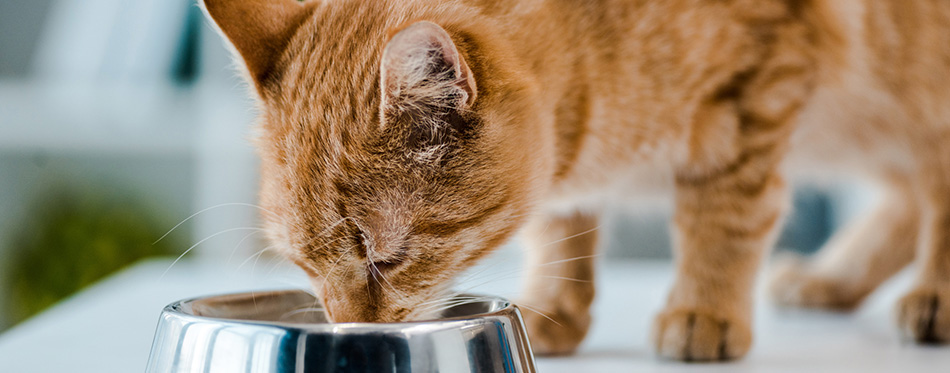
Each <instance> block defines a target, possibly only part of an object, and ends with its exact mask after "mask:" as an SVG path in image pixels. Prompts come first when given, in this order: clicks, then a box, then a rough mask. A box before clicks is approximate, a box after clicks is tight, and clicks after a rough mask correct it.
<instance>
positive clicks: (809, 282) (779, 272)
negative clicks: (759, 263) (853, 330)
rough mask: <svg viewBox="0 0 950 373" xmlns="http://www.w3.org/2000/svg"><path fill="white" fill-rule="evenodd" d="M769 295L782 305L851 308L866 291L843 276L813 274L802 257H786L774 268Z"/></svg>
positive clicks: (856, 304)
mask: <svg viewBox="0 0 950 373" xmlns="http://www.w3.org/2000/svg"><path fill="white" fill-rule="evenodd" d="M769 295H770V297H771V298H772V301H773V302H775V303H776V304H778V305H780V306H787V307H804V308H821V309H827V310H834V311H851V310H854V309H855V308H857V306H858V305H860V304H861V301H862V300H864V297H865V296H866V295H867V292H866V291H862V290H860V289H856V288H855V287H854V286H853V284H851V283H849V282H848V281H846V280H844V279H837V278H830V277H827V276H821V275H818V274H815V273H810V272H809V271H808V268H807V265H806V264H805V262H803V261H802V260H801V259H800V258H798V257H791V256H787V257H785V258H781V259H780V260H778V261H777V263H776V264H775V266H774V267H773V270H772V276H771V278H770V279H769Z"/></svg>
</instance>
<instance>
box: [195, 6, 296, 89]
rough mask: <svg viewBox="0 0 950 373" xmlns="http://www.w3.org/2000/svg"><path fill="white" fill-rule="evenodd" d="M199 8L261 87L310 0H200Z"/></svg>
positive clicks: (272, 69) (272, 71) (256, 84)
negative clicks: (201, 4)
mask: <svg viewBox="0 0 950 373" xmlns="http://www.w3.org/2000/svg"><path fill="white" fill-rule="evenodd" d="M202 3H203V4H204V5H203V6H202V8H203V9H204V10H205V13H206V14H207V15H208V16H209V17H210V18H211V19H212V20H213V21H214V23H215V24H216V25H217V26H218V28H219V29H220V30H221V32H222V33H223V34H224V36H225V37H226V38H227V39H228V40H229V41H230V42H231V44H232V45H233V46H234V48H235V49H236V50H237V54H239V55H240V57H241V59H242V60H243V61H244V65H245V66H246V67H247V70H248V73H250V75H251V79H252V80H253V84H254V85H255V87H256V88H257V89H258V91H262V89H263V87H262V86H263V85H264V84H265V83H266V82H267V80H268V79H269V78H271V77H272V74H273V73H274V67H275V66H274V64H275V63H276V62H277V61H276V60H277V58H279V57H280V55H281V53H282V52H283V51H284V48H286V47H287V43H288V42H289V41H290V38H291V37H292V36H293V33H294V31H296V30H297V28H298V27H299V26H300V24H301V23H303V21H304V20H306V18H307V16H309V15H310V11H311V10H312V9H313V7H312V6H311V5H312V4H313V3H301V2H299V1H297V0H203V1H202Z"/></svg>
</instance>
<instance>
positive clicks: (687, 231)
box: [205, 0, 950, 360]
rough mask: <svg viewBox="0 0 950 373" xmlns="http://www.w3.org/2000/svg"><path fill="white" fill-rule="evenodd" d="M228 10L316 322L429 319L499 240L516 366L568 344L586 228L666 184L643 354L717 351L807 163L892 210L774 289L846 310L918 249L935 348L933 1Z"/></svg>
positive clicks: (732, 329)
mask: <svg viewBox="0 0 950 373" xmlns="http://www.w3.org/2000/svg"><path fill="white" fill-rule="evenodd" d="M226 1H227V0H205V3H206V6H207V10H208V12H209V14H210V16H211V17H212V18H213V19H214V20H215V22H216V23H217V25H218V26H219V27H220V28H221V30H222V32H223V33H224V34H225V36H226V37H228V38H229V39H230V40H231V43H232V44H233V45H234V46H235V49H236V50H237V52H238V54H237V55H238V57H239V58H240V59H241V60H242V61H243V62H244V64H245V66H246V67H247V72H248V73H249V74H248V77H249V81H250V82H251V83H252V84H253V85H254V87H255V88H256V91H257V94H258V97H259V99H260V100H259V102H260V112H261V116H260V130H261V131H260V133H261V136H260V138H259V139H258V146H259V149H260V153H261V157H262V159H263V167H262V179H263V184H262V189H261V201H262V204H263V205H264V207H266V208H267V209H268V210H269V211H272V212H273V213H272V214H268V215H267V216H265V217H266V224H267V230H268V232H269V235H270V238H271V240H272V241H273V242H274V244H275V245H277V246H278V247H280V248H281V249H282V250H283V252H284V253H285V255H286V256H288V257H289V258H290V259H291V260H293V261H294V262H296V263H297V264H299V265H300V266H301V267H302V268H304V269H305V270H306V271H307V272H308V273H309V274H310V275H311V277H312V279H313V285H314V289H315V291H316V293H317V294H318V295H319V296H320V298H321V299H322V300H323V302H324V305H325V306H326V309H327V312H328V314H329V316H330V317H331V319H333V320H334V321H401V320H409V319H417V318H422V317H426V316H429V315H430V313H431V311H433V310H434V309H435V307H431V305H438V304H439V301H438V300H439V299H440V297H444V296H445V295H446V294H447V292H448V289H449V287H450V285H451V282H452V279H453V278H454V276H455V275H456V274H458V273H459V272H461V271H462V270H464V269H465V268H468V267H469V266H471V265H473V264H474V263H475V262H477V261H478V260H479V259H480V258H482V257H484V256H485V255H486V254H487V253H489V252H491V251H492V250H493V249H494V248H496V247H497V246H498V245H500V244H501V243H502V242H504V241H505V240H507V239H509V238H510V237H512V236H513V235H514V234H516V233H517V232H519V231H520V232H522V233H523V234H524V237H525V238H526V242H527V243H528V248H527V249H526V254H527V256H528V258H529V259H528V264H529V268H528V270H529V271H528V272H529V277H528V279H527V281H526V285H525V286H526V288H525V294H527V297H526V298H525V299H524V300H523V301H524V302H525V303H524V304H526V305H529V306H532V308H536V309H539V310H544V312H545V313H548V315H547V316H549V317H550V318H551V319H552V320H549V319H547V318H544V317H542V316H540V315H537V314H534V313H531V312H529V313H526V315H525V316H526V319H527V323H528V326H529V333H530V334H531V338H532V343H533V344H534V347H535V351H536V352H539V353H547V354H562V353H570V352H571V351H573V350H574V349H575V348H576V347H577V345H578V344H579V343H580V342H581V340H582V339H583V337H584V335H585V334H586V332H587V328H588V325H589V323H590V315H589V307H590V305H591V303H592V301H593V299H594V298H593V295H594V285H593V282H592V281H593V277H594V276H593V272H594V268H593V259H592V258H591V256H592V255H594V252H595V251H594V249H595V246H596V242H597V239H596V231H597V228H598V227H599V226H600V225H599V222H598V221H599V219H598V217H597V216H598V215H599V213H600V211H601V210H602V209H603V208H604V207H606V206H607V205H610V204H613V203H615V202H616V201H619V200H624V199H626V198H627V197H631V196H637V195H641V196H642V195H646V196H652V195H653V194H652V193H654V192H660V193H663V192H666V193H667V194H672V195H674V204H673V206H674V209H675V215H674V219H673V223H674V224H673V226H674V229H673V231H674V232H673V235H674V238H675V243H676V268H677V276H676V280H675V282H674V284H673V287H672V290H671V292H670V296H669V299H668V302H667V306H666V308H665V309H664V310H663V311H662V312H661V313H660V315H659V316H658V317H657V319H656V322H655V333H654V342H655V346H656V348H657V351H658V353H659V354H660V355H662V356H665V357H669V358H675V359H683V360H719V359H730V358H736V357H739V356H742V355H743V354H745V353H746V352H747V351H748V349H749V348H750V346H751V343H752V332H751V327H750V325H751V317H752V299H751V296H752V288H753V281H754V279H755V277H756V274H757V272H758V267H759V266H760V263H761V262H762V260H763V258H764V257H765V254H766V253H767V251H768V249H769V248H770V247H771V246H772V245H773V243H774V239H775V235H776V230H777V228H778V227H779V226H780V224H781V222H782V220H783V217H784V215H785V214H786V213H787V210H788V203H787V199H788V187H787V182H786V180H785V178H786V176H787V174H788V173H789V171H791V172H792V173H794V174H796V175H797V174H798V173H800V172H801V173H811V172H813V171H816V170H821V169H828V170H833V171H835V174H840V171H842V170H843V171H849V173H856V174H859V175H861V176H864V177H865V178H867V179H869V180H872V181H876V182H879V183H880V184H882V185H885V186H886V187H887V189H888V190H889V194H888V199H887V200H886V201H885V202H883V204H882V207H881V208H880V209H879V210H878V212H877V213H876V215H874V216H873V217H871V218H869V219H866V220H864V221H862V222H859V223H856V225H855V226H854V227H851V228H849V229H846V230H845V231H843V232H842V233H841V234H840V235H839V236H838V237H836V238H835V239H834V240H832V242H831V243H829V245H828V248H827V250H825V252H824V253H823V254H821V255H819V256H818V257H817V258H816V259H815V260H813V261H808V262H803V261H793V262H789V263H788V264H785V265H784V267H783V268H782V269H781V270H780V271H778V272H777V275H776V276H775V278H774V280H773V282H772V288H773V293H774V295H775V297H776V299H777V300H779V301H780V302H782V303H785V304H791V305H801V306H816V307H853V306H854V305H856V304H858V303H859V302H860V300H861V299H863V297H864V296H865V295H866V294H867V293H869V292H870V291H871V290H873V289H874V288H875V287H876V286H877V285H878V284H880V283H881V282H882V281H883V280H884V279H886V278H887V277H889V276H890V275H891V274H893V273H894V272H896V271H897V270H899V269H900V268H901V267H903V266H904V265H905V264H907V263H908V262H910V261H911V260H913V258H915V257H916V258H917V259H918V260H919V262H920V264H921V268H920V272H919V281H918V283H917V285H916V287H915V289H914V290H913V291H911V292H910V293H909V295H908V296H907V297H906V298H904V299H903V300H902V301H901V303H900V305H899V310H900V312H899V320H898V322H899V326H900V327H901V330H903V331H904V332H905V333H906V334H907V335H908V336H909V337H911V338H914V339H917V340H921V341H946V340H948V339H950V264H948V263H950V237H948V236H950V197H948V196H950V152H948V150H947V149H950V146H947V145H950V105H948V103H950V93H947V92H950V91H947V90H946V89H945V88H946V87H947V86H948V85H950V3H947V2H942V1H937V0H912V1H898V0H883V1H877V0H873V1H872V0H669V1H626V0H592V1H579V0H521V1H504V0H450V1H436V0H405V1H397V0H378V1H360V0H311V1H309V2H307V3H304V4H296V3H292V2H291V3H288V2H290V1H291V0H230V1H229V2H227V3H225V2H226ZM222 4H227V5H222ZM275 9H276V10H275ZM268 14H271V15H272V16H270V17H269V16H268ZM301 20H302V21H301ZM421 21H425V22H422V23H420V22H421ZM248 22H250V23H251V24H250V25H248ZM268 22H270V23H268ZM260 23H263V24H260ZM248 30H250V31H248ZM387 50H388V51H396V52H392V53H389V54H386V55H391V56H397V57H398V58H397V59H396V60H394V62H393V61H389V60H388V59H386V60H384V59H383V56H384V51H387ZM647 198H652V197H647ZM914 238H916V240H914ZM911 241H913V242H911ZM915 250H916V251H917V254H916V255H915V254H914V251H915ZM849 258H850V259H849ZM852 260H853V261H852ZM852 263H858V265H853V264H852ZM631 296H635V295H633V294H631Z"/></svg>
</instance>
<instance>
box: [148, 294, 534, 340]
mask: <svg viewBox="0 0 950 373" xmlns="http://www.w3.org/2000/svg"><path fill="white" fill-rule="evenodd" d="M291 292H299V293H306V294H309V295H313V294H310V293H309V292H307V291H304V290H301V289H265V290H259V291H257V290H255V291H245V292H233V293H219V294H211V295H205V296H200V297H192V298H185V299H181V300H178V301H174V302H172V303H169V304H168V305H166V306H165V307H164V308H163V309H162V318H165V317H167V316H174V317H175V318H178V319H182V320H185V321H188V322H198V321H200V322H211V323H216V324H232V325H253V326H261V327H274V328H280V329H283V330H297V331H305V332H315V331H316V332H320V331H334V332H337V331H343V332H356V331H360V330H366V331H374V332H387V331H404V330H406V329H410V328H419V327H427V326H428V327H437V328H439V329H442V328H452V327H457V326H459V325H461V324H474V323H482V322H486V320H488V319H491V318H498V317H501V318H505V319H508V318H510V316H508V315H509V314H510V313H513V312H514V313H520V312H519V310H518V306H517V305H516V304H515V303H513V302H511V301H510V300H508V299H507V298H504V297H500V296H495V295H486V294H478V293H459V294H455V295H454V296H453V297H462V296H473V297H481V298H491V302H497V304H499V306H500V307H499V308H497V309H495V310H493V311H491V312H483V313H476V314H471V315H463V316H455V317H447V318H441V319H426V320H416V321H404V322H386V323H373V322H342V323H330V322H326V323H296V322H286V321H267V320H248V319H239V318H227V317H217V316H201V315H196V314H194V313H191V312H188V311H186V307H187V306H190V304H192V303H194V302H196V301H199V300H202V299H209V298H216V297H227V296H238V295H244V294H251V293H260V294H273V293H291ZM480 302H488V300H484V301H480Z"/></svg>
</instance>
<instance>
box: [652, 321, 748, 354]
mask: <svg viewBox="0 0 950 373" xmlns="http://www.w3.org/2000/svg"><path fill="white" fill-rule="evenodd" d="M653 342H654V346H655V348H656V352H657V354H659V355H660V356H661V357H664V358H667V359H675V360H682V361H716V360H731V359H735V358H739V357H742V356H743V355H745V354H746V352H748V351H749V347H751V346H752V331H751V330H750V329H749V322H748V320H742V319H739V318H730V317H716V316H713V315H711V314H709V313H706V312H701V311H697V310H692V309H674V310H666V311H664V312H663V313H660V314H659V315H658V316H657V317H656V320H655V321H654V323H653Z"/></svg>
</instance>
